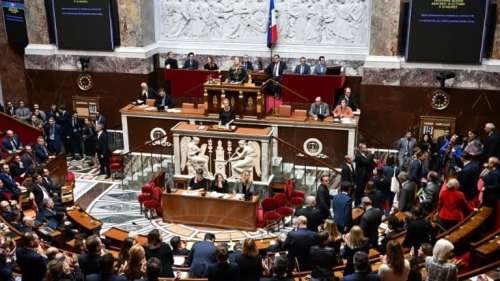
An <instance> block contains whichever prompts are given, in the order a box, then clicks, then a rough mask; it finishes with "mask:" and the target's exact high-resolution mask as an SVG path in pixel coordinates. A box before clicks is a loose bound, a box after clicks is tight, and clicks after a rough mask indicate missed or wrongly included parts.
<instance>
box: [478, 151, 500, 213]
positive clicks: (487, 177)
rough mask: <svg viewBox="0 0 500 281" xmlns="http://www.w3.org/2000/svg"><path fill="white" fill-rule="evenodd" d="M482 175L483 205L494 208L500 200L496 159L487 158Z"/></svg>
mask: <svg viewBox="0 0 500 281" xmlns="http://www.w3.org/2000/svg"><path fill="white" fill-rule="evenodd" d="M483 173H484V174H483V176H482V179H483V181H484V195H483V205H484V206H487V207H493V208H494V207H495V206H496V205H497V202H498V200H499V199H500V170H499V161H498V158H497V157H490V158H488V163H487V167H486V170H485V171H484V172H483Z"/></svg>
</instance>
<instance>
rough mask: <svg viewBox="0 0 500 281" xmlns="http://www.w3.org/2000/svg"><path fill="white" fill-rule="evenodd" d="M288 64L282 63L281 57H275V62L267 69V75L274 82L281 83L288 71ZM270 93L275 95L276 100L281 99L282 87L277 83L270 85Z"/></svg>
mask: <svg viewBox="0 0 500 281" xmlns="http://www.w3.org/2000/svg"><path fill="white" fill-rule="evenodd" d="M286 68H287V67H286V63H284V62H282V61H281V59H280V56H279V55H274V57H273V62H272V63H270V64H269V65H268V66H267V67H266V70H265V72H266V74H267V76H269V79H272V80H274V81H278V82H279V81H281V78H282V77H283V72H284V71H285V70H286ZM269 91H270V92H271V93H273V94H274V96H275V97H276V98H281V86H280V85H279V84H277V83H270V86H269Z"/></svg>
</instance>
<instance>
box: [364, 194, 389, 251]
mask: <svg viewBox="0 0 500 281" xmlns="http://www.w3.org/2000/svg"><path fill="white" fill-rule="evenodd" d="M361 205H362V206H363V209H364V210H365V212H364V213H363V215H362V216H361V220H360V223H359V227H361V229H362V230H363V233H366V236H367V237H368V240H369V241H370V244H371V246H372V247H373V248H378V227H379V226H380V224H381V223H382V216H383V215H384V212H383V211H382V210H381V209H379V208H374V207H373V206H372V201H371V200H370V198H368V197H363V198H362V199H361Z"/></svg>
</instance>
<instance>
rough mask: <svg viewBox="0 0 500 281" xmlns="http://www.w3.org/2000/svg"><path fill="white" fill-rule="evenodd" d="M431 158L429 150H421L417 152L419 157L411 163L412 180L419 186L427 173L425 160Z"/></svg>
mask: <svg viewBox="0 0 500 281" xmlns="http://www.w3.org/2000/svg"><path fill="white" fill-rule="evenodd" d="M428 158H429V153H428V152H427V151H419V152H418V153H417V158H416V159H414V160H413V161H411V163H410V169H409V174H410V180H411V181H412V182H414V183H415V184H416V185H417V186H420V183H421V181H422V178H423V177H424V175H425V174H426V171H425V170H424V162H425V161H426V160H427V159H428Z"/></svg>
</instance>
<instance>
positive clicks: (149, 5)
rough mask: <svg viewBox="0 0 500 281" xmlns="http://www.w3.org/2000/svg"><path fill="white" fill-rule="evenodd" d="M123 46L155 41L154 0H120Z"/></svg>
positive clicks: (119, 10) (140, 44)
mask: <svg viewBox="0 0 500 281" xmlns="http://www.w3.org/2000/svg"><path fill="white" fill-rule="evenodd" d="M117 3H118V14H119V19H120V40H121V46H122V47H144V46H147V45H149V44H151V43H154V42H155V32H154V1H152V0H118V2H117Z"/></svg>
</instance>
